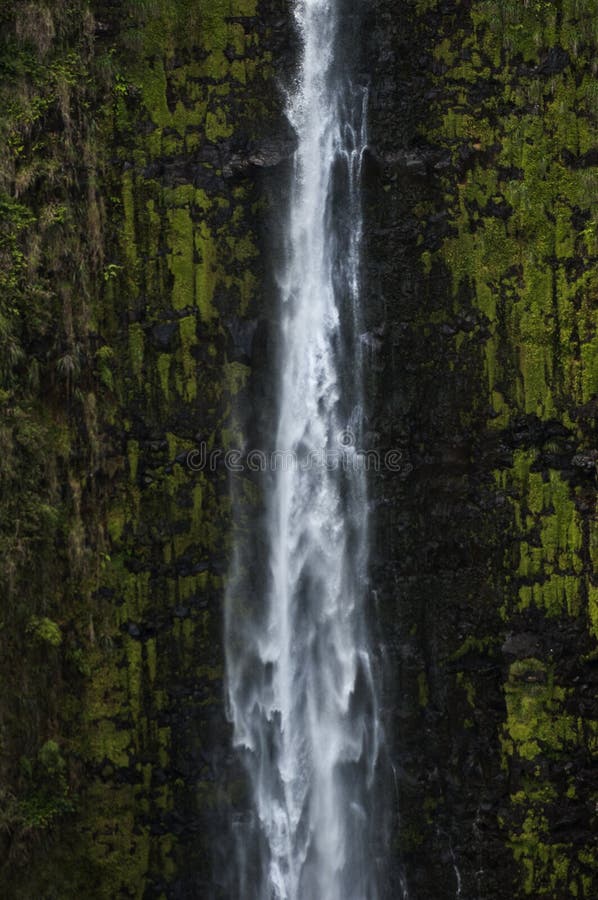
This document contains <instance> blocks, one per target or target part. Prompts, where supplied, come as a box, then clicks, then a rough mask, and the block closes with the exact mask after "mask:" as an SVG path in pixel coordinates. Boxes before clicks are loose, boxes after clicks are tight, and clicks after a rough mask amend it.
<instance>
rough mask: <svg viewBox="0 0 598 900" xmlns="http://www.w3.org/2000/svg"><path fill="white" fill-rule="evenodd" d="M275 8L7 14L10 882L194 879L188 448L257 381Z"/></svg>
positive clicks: (2, 333)
mask: <svg viewBox="0 0 598 900" xmlns="http://www.w3.org/2000/svg"><path fill="white" fill-rule="evenodd" d="M279 7H280V8H279ZM283 7H284V4H277V3H261V4H259V3H258V2H257V0H202V2H200V3H191V2H187V0H148V2H134V0H131V2H124V3H117V4H113V3H109V2H97V3H91V4H89V3H86V2H80V0H73V2H65V0H53V2H52V0H48V2H39V3H38V2H17V3H8V4H3V5H2V11H1V13H0V16H1V27H0V34H1V38H0V71H1V75H2V87H1V89H0V92H1V93H0V96H1V98H2V121H1V128H2V141H1V147H2V150H1V157H0V212H1V222H0V254H1V261H2V274H1V275H0V278H1V283H0V289H1V290H0V341H1V363H2V384H1V392H0V402H1V404H2V425H1V431H0V435H1V437H0V440H1V444H2V457H3V464H2V484H1V499H2V512H1V526H0V554H1V560H0V570H1V573H2V582H1V590H2V615H1V617H0V618H1V620H2V621H1V626H0V627H1V628H2V632H1V636H2V647H3V649H2V657H1V659H0V674H1V688H0V690H1V696H2V700H1V702H0V721H1V727H2V731H1V745H0V753H1V756H0V783H1V784H2V789H1V790H2V797H1V800H0V806H1V808H2V813H1V816H2V820H1V821H2V827H1V828H0V849H1V851H2V853H1V856H2V861H1V868H0V884H1V885H2V888H1V890H0V893H2V896H3V897H14V898H19V900H21V898H22V900H25V898H27V900H29V898H31V900H33V898H36V900H38V898H44V900H49V898H60V900H64V898H66V897H79V896H85V897H97V898H113V897H117V896H130V897H141V896H144V897H165V896H177V897H182V896H193V897H197V896H204V895H205V894H206V893H207V892H208V889H209V888H208V885H209V884H210V883H211V865H210V857H211V846H210V844H211V838H212V835H211V834H210V830H209V828H208V823H209V821H210V818H211V817H213V816H214V815H215V814H216V804H217V799H218V798H217V794H218V791H219V790H221V789H220V788H219V787H218V786H217V784H216V783H215V781H216V776H215V765H216V762H215V761H217V760H218V757H219V755H223V754H226V753H228V752H229V751H228V736H227V734H226V730H225V724H224V715H223V710H222V688H221V680H222V653H221V649H220V606H221V603H220V601H221V594H222V579H223V572H224V569H225V566H226V562H225V560H226V552H227V548H226V541H227V535H228V521H229V516H230V502H229V498H228V484H227V477H226V473H225V472H224V471H223V470H221V469H216V470H214V471H206V472H197V471H192V470H190V468H189V467H188V466H187V464H186V459H187V453H188V451H189V450H191V449H193V448H196V447H197V445H198V444H199V443H200V442H202V441H205V442H206V444H207V445H208V446H209V447H221V448H224V449H226V447H227V446H228V443H229V442H230V440H231V435H230V432H229V428H230V423H229V419H230V408H231V402H232V398H233V397H234V396H235V395H236V394H237V393H238V392H239V390H240V389H241V388H242V387H243V385H244V384H245V382H246V380H247V378H248V373H249V367H248V362H249V354H250V350H251V336H252V333H253V330H254V320H255V316H256V315H257V313H258V312H259V310H260V307H261V302H262V300H261V292H260V284H261V262H260V254H259V250H258V243H257V234H258V231H259V229H260V227H261V225H260V223H261V221H262V209H263V206H264V201H263V192H262V191H261V189H260V188H259V185H258V182H259V177H258V175H259V173H260V171H262V169H263V167H264V166H265V165H267V164H268V159H267V158H266V156H267V154H266V156H265V155H264V153H263V152H262V151H261V150H260V147H261V146H262V142H263V138H264V137H267V136H268V133H269V132H268V128H270V131H271V130H272V129H271V127H270V123H271V121H272V119H273V117H274V116H275V115H276V114H277V104H278V103H279V101H278V98H277V93H276V91H275V90H274V89H273V86H272V82H273V79H272V72H273V69H272V48H273V44H274V37H273V33H272V28H271V23H273V24H276V23H277V22H278V21H279V18H280V10H281V9H282V8H283ZM258 13H259V15H258ZM279 55H280V54H279ZM270 157H272V153H270ZM274 161H276V154H274Z"/></svg>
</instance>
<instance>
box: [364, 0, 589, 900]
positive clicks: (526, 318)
mask: <svg viewBox="0 0 598 900" xmlns="http://www.w3.org/2000/svg"><path fill="white" fill-rule="evenodd" d="M596 12H597V9H596V4H595V3H594V2H573V0H571V2H568V0H563V2H558V3H548V2H529V3H519V2H517V3H515V2H508V0H503V2H479V0H473V2H442V0H439V2H436V0H429V2H427V0H417V2H384V0H382V2H377V3H375V4H373V5H372V7H371V9H370V21H369V24H368V27H367V29H366V30H367V32H368V33H369V35H370V38H369V50H368V58H369V59H370V60H371V61H372V63H373V65H374V68H373V70H372V97H371V120H372V124H371V132H372V133H371V152H370V158H369V161H368V198H367V210H368V223H369V224H368V228H367V242H368V249H367V272H366V284H367V290H368V295H369V299H368V302H367V303H366V307H367V310H368V314H369V316H370V321H369V333H368V336H367V341H368V346H369V347H370V351H371V372H370V395H371V397H372V422H371V430H372V432H373V434H374V435H377V439H378V441H379V443H380V445H381V446H382V447H384V448H389V447H393V446H394V447H398V448H399V449H400V450H401V452H402V453H403V459H404V466H403V469H402V472H400V473H398V474H395V475H392V474H390V473H388V472H387V473H381V474H380V476H375V477H373V478H372V486H373V487H372V489H373V492H374V495H375V497H376V499H377V501H378V513H377V522H378V531H377V535H376V540H375V547H376V548H378V549H377V550H376V565H375V570H374V573H373V583H374V585H375V586H377V587H378V589H379V596H378V604H379V608H380V610H381V613H380V617H381V632H382V638H383V640H384V641H385V643H386V655H387V657H388V659H389V670H390V675H389V677H388V679H387V681H388V690H387V697H386V707H387V709H388V718H389V720H390V719H391V718H392V719H393V720H394V726H393V736H392V741H393V746H394V748H395V751H396V754H395V760H396V781H397V793H398V798H397V799H398V802H397V808H398V815H397V827H396V829H395V830H394V848H395V853H396V857H397V858H398V859H399V860H400V861H401V863H400V866H399V868H398V870H397V876H396V877H397V880H398V879H399V876H402V877H403V878H404V880H405V881H406V883H407V885H408V887H409V897H410V898H411V900H413V898H435V900H438V898H441V897H447V898H448V897H456V896H461V897H467V898H474V897H484V898H490V897H492V898H499V897H500V898H502V897H504V898H507V897H514V896H515V897H524V896H533V897H552V898H562V897H569V896H571V897H590V896H592V892H593V891H594V890H595V878H596V856H595V849H594V845H593V840H594V838H593V835H595V829H596V799H597V797H596V785H595V783H594V782H593V780H592V766H595V760H596V752H597V750H598V742H597V724H598V723H597V710H596V702H595V697H596V681H597V676H598V673H597V669H596V663H597V656H596V637H597V634H598V620H597V607H596V581H595V575H594V572H595V568H596V559H597V552H598V544H597V537H596V535H597V532H596V517H595V498H596V460H597V453H596V448H597V444H596V409H597V407H596V388H597V385H598V354H597V350H598V345H597V335H596V311H595V299H596V290H597V278H598V275H597V269H596V253H597V250H598V244H597V236H598V235H597V230H596V228H597V220H596V213H597V209H598V205H597V200H598V193H597V191H598V173H597V171H596V163H597V162H598V158H597V157H596V151H595V147H596V138H597V130H596V129H597V121H596V73H595V68H594V65H595V64H594V60H595V57H596V40H597V37H598V35H597V32H596V21H597V19H596ZM411 469H412V471H411ZM592 885H593V886H592ZM397 890H398V889H397V888H395V891H397ZM395 895H396V894H395Z"/></svg>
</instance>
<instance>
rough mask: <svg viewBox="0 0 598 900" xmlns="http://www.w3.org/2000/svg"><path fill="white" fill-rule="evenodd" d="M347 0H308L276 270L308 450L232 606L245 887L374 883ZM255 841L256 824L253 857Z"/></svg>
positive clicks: (287, 381)
mask: <svg viewBox="0 0 598 900" xmlns="http://www.w3.org/2000/svg"><path fill="white" fill-rule="evenodd" d="M336 7H337V3H336V0H297V4H296V10H295V15H296V21H297V27H298V30H299V34H300V37H301V41H302V47H303V52H302V56H301V60H300V68H299V72H298V78H297V83H296V87H295V90H294V91H293V92H292V93H291V94H290V96H289V98H288V103H287V114H288V117H289V120H290V122H291V124H292V126H293V128H294V129H295V131H296V134H297V141H298V145H297V150H296V154H295V159H294V171H293V177H292V184H291V186H290V190H289V208H288V218H287V222H286V226H285V227H286V234H285V237H286V260H285V267H284V271H283V273H282V274H281V275H280V277H279V314H280V356H279V364H278V370H277V371H276V372H275V373H274V376H273V377H275V378H276V380H277V383H278V385H279V398H278V401H279V402H278V414H277V416H278V418H277V422H276V423H275V426H274V427H275V434H276V440H275V444H276V448H277V449H278V450H280V451H283V452H285V453H286V452H289V451H291V452H292V453H293V454H295V459H296V460H297V464H294V465H293V464H291V465H288V464H287V465H286V466H279V468H278V470H277V471H275V472H273V473H272V474H271V476H270V477H271V480H270V481H269V483H268V488H267V497H266V504H267V511H266V525H265V537H266V544H267V557H268V565H269V572H268V577H267V579H266V580H265V581H266V583H265V587H264V590H263V596H262V597H260V598H259V599H258V600H256V598H255V597H253V596H252V597H247V598H246V600H245V601H243V602H241V603H240V604H239V603H237V605H236V606H233V605H232V604H231V603H230V602H229V608H228V614H227V635H226V642H227V647H226V649H227V686H228V702H229V713H230V717H231V719H232V722H233V725H234V742H235V745H236V746H237V747H238V748H240V750H241V752H242V754H243V757H244V760H245V762H246V764H247V769H248V773H249V781H250V789H251V794H252V806H253V811H254V819H255V831H256V832H257V834H258V838H257V840H256V841H255V847H256V848H257V849H255V850H254V852H255V853H256V854H257V855H258V856H259V860H258V862H257V864H255V863H254V864H253V868H252V865H251V864H250V863H248V862H247V860H246V859H245V861H244V863H241V865H242V866H244V869H243V871H242V872H241V873H240V875H239V879H240V886H239V888H238V893H240V894H241V895H242V896H244V897H248V898H261V900H273V898H276V900H366V898H368V900H369V898H373V897H375V896H376V895H377V893H376V888H375V877H374V873H373V871H372V868H373V866H372V864H371V846H370V835H371V831H372V819H373V817H374V815H375V812H374V810H373V808H372V804H373V801H372V790H373V788H372V786H373V776H374V768H375V765H376V759H377V753H378V714H377V708H376V698H375V691H374V687H373V679H372V672H371V664H370V654H369V650H368V644H367V629H366V627H365V623H364V603H365V595H366V570H367V497H366V485H365V473H364V472H363V471H362V470H360V469H359V467H358V466H353V464H352V463H353V461H354V452H355V450H356V449H358V445H359V440H360V434H361V402H360V401H361V360H360V350H359V341H358V339H357V333H358V328H359V321H360V315H359V300H360V297H359V250H360V241H361V211H360V200H359V175H360V166H361V157H362V152H363V149H364V146H365V141H366V135H365V93H364V91H363V90H362V89H355V88H354V87H353V86H352V85H351V83H350V82H349V80H348V78H347V75H346V73H344V72H343V66H342V65H340V64H339V60H338V56H337V29H340V27H341V26H342V23H340V24H339V23H338V22H337V19H336V12H337V8H336ZM356 445H357V446H356ZM322 451H328V452H331V453H333V454H336V455H337V456H338V454H339V452H340V451H343V454H344V455H343V457H342V460H343V461H344V462H345V465H341V466H339V467H337V468H336V469H335V468H332V467H330V466H325V465H322V457H321V455H322ZM310 454H311V455H312V456H311V457H310ZM310 458H311V460H312V462H311V464H310V462H309V461H310ZM246 580H248V579H246ZM243 841H245V846H243ZM247 845H248V841H247V836H246V835H245V838H243V837H241V838H240V846H238V848H237V849H238V851H239V856H240V857H242V856H243V855H245V856H246V855H247V853H249V852H250V851H249V850H248V849H247ZM244 850H245V851H246V853H245V854H244V853H243V851H244ZM248 871H253V875H251V876H249V875H248V874H243V872H245V873H246V872H248ZM256 873H257V874H256ZM250 878H251V879H252V881H251V883H248V880H249V879H250Z"/></svg>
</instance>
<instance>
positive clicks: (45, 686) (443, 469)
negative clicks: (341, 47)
mask: <svg viewBox="0 0 598 900" xmlns="http://www.w3.org/2000/svg"><path fill="white" fill-rule="evenodd" d="M346 5H347V7H350V8H354V9H358V8H359V6H358V4H356V3H355V4H352V3H351V2H350V0H347V4H346ZM289 23H290V10H289V4H288V2H287V0H259V2H258V0H198V2H196V3H192V2H189V0H147V2H133V0H130V2H129V0H127V2H121V3H111V2H107V0H106V2H99V0H98V2H95V3H91V4H89V3H85V2H82V0H72V2H66V0H53V2H50V0H47V2H44V3H41V2H25V0H20V2H17V3H11V4H4V5H3V6H2V7H1V8H0V35H1V36H0V74H1V76H2V77H1V80H0V83H1V86H0V96H1V99H2V107H3V113H2V118H1V122H0V128H1V129H2V135H1V137H2V141H1V144H0V214H1V215H0V263H1V265H0V367H1V377H2V382H1V384H0V405H1V410H2V415H1V422H0V445H1V448H2V480H1V483H0V500H1V510H0V578H1V581H0V590H1V615H0V620H1V631H0V640H1V642H2V654H1V657H0V678H1V682H0V685H1V687H0V692H1V700H0V728H1V732H0V785H1V787H0V791H1V795H0V808H1V810H2V811H1V813H0V817H1V818H0V822H1V826H2V827H1V828H0V851H1V858H2V868H0V885H1V886H2V894H3V896H8V897H15V898H19V900H21V898H36V900H37V898H44V900H46V898H47V900H50V898H60V900H64V898H67V897H78V896H86V897H94V898H96V897H97V898H113V897H118V896H133V897H169V898H170V897H172V898H174V897H197V896H210V895H212V894H217V893H218V888H217V887H215V886H214V885H215V884H216V883H217V881H218V879H217V878H216V877H215V875H214V874H213V872H212V856H213V851H212V844H213V843H215V842H218V841H219V840H220V835H221V834H222V829H223V827H224V826H223V822H224V821H225V820H226V818H227V817H228V818H230V816H229V814H228V812H227V810H229V809H230V805H231V804H233V806H234V807H235V808H242V806H243V784H242V781H241V780H240V779H239V777H238V776H237V774H236V773H235V771H234V769H233V768H231V766H230V764H229V756H230V750H229V746H230V740H229V734H228V729H227V726H226V723H225V717H224V713H223V704H222V649H221V604H222V589H223V575H224V573H225V571H226V565H227V557H228V541H229V533H230V519H231V507H230V499H229V485H228V478H227V474H226V472H225V471H224V470H223V468H222V466H221V465H218V464H216V465H214V466H213V467H212V468H209V467H208V468H207V469H203V470H201V471H199V470H198V467H197V465H196V466H195V469H196V470H195V471H193V466H190V465H189V463H188V453H189V451H192V450H197V449H199V448H201V446H202V445H203V444H204V443H205V446H206V448H208V449H213V450H226V449H227V448H228V447H231V446H238V444H239V439H240V438H239V435H238V434H237V433H236V429H235V426H234V425H232V424H231V410H232V409H233V406H235V407H236V409H237V410H238V411H240V412H241V413H243V408H244V407H247V406H248V405H249V404H250V402H251V401H250V395H251V396H253V398H254V400H253V403H254V404H256V406H254V408H253V415H254V416H255V417H256V418H259V416H260V412H261V411H260V408H259V405H260V398H262V397H263V396H264V392H265V388H264V386H263V370H264V367H265V366H264V360H265V359H267V354H268V343H267V333H268V324H267V317H268V294H269V287H268V285H269V281H268V272H267V269H266V259H270V255H271V253H272V248H273V247H274V246H275V244H276V236H275V235H272V234H270V233H269V232H268V225H269V223H271V222H272V221H274V220H273V218H272V215H271V209H269V206H270V207H271V206H272V204H274V205H276V204H279V203H280V202H281V200H282V197H281V190H282V185H283V183H284V182H283V179H282V177H281V174H280V173H281V167H280V166H278V164H279V163H280V162H281V160H283V159H284V157H285V155H286V154H288V147H287V144H286V143H285V139H286V131H285V126H284V124H283V122H282V119H281V115H280V105H281V99H280V95H279V92H278V90H277V86H276V78H275V76H276V74H277V72H278V73H279V72H285V71H287V72H288V69H289V65H288V63H289V60H292V58H293V47H292V46H291V44H290V43H289ZM361 34H362V36H363V49H362V61H361V65H362V68H363V70H364V75H365V77H367V78H368V79H369V80H370V83H371V97H370V119H371V122H370V135H371V150H370V152H369V153H368V158H367V160H366V166H365V182H366V184H365V188H366V200H365V206H366V217H367V228H366V233H367V240H366V262H365V273H364V274H365V286H366V304H365V305H366V316H367V318H368V326H367V327H368V334H367V335H366V336H365V337H364V340H365V341H366V343H367V346H368V348H369V350H368V352H369V360H370V362H369V373H368V395H369V397H370V410H369V416H370V432H371V434H372V436H373V437H372V440H377V442H378V444H379V446H380V447H382V448H384V449H390V448H393V447H394V448H397V449H399V450H400V451H401V453H402V454H403V461H404V465H403V468H402V471H401V472H399V473H395V474H392V473H389V472H381V473H380V474H379V475H377V474H373V476H372V486H371V489H372V495H373V498H374V501H375V503H376V510H377V512H376V521H377V529H378V531H377V535H376V540H375V542H374V544H375V548H376V549H375V551H374V565H373V573H372V582H373V585H374V586H375V587H376V601H377V603H376V610H377V613H376V615H377V617H378V619H379V626H378V630H379V636H380V638H381V641H382V644H383V646H384V655H385V659H386V660H387V663H388V664H387V677H386V694H385V698H384V701H385V709H386V711H387V717H388V721H389V732H390V738H389V739H390V745H391V754H390V755H391V757H392V758H393V761H394V763H395V774H396V784H397V808H398V814H397V816H396V821H395V823H394V828H393V839H392V853H391V855H392V863H391V867H392V869H393V886H391V889H390V890H391V893H390V896H396V895H397V894H398V887H397V886H398V884H399V881H400V880H401V878H404V879H405V880H406V882H407V884H408V885H409V890H410V897H411V898H434V900H436V898H441V897H444V896H447V897H449V896H450V897H453V896H456V895H457V890H458V888H460V891H461V893H460V896H462V897H478V896H481V897H487V898H502V897H505V898H507V897H512V896H517V897H519V896H521V897H523V896H526V895H530V896H546V897H554V898H559V897H563V896H577V897H580V898H582V897H590V896H591V893H592V879H595V878H596V875H595V865H596V861H595V854H594V851H593V848H592V840H591V835H592V829H595V826H596V822H595V810H596V802H597V800H598V798H597V797H596V788H595V785H594V784H593V783H592V781H591V766H592V760H593V759H595V754H596V750H597V742H598V734H597V724H596V706H595V689H596V679H597V676H596V653H595V647H596V644H595V638H596V633H597V631H598V607H597V606H596V603H597V588H596V584H595V582H594V583H593V582H592V572H593V569H594V568H595V564H596V560H597V556H598V549H597V540H596V519H595V485H596V481H595V478H596V474H595V472H596V452H595V451H596V446H597V445H596V432H595V420H596V402H595V392H596V387H597V381H598V368H597V364H596V349H597V340H598V338H597V337H596V330H595V312H593V310H592V302H593V298H594V297H595V295H596V290H597V288H598V285H597V283H596V282H597V280H598V276H597V274H596V273H597V268H596V255H597V251H598V230H597V227H598V226H597V222H596V210H597V207H598V180H597V176H596V169H595V164H596V162H597V161H598V160H597V158H596V156H595V147H596V137H597V135H596V130H597V126H596V112H595V108H596V75H595V72H594V71H593V68H592V65H593V59H594V57H595V55H596V43H597V35H596V5H595V2H594V0H561V2H559V3H544V2H531V0H530V2H529V3H527V4H524V3H519V2H518V3H515V2H513V3H511V2H506V0H503V2H498V3H492V2H489V0H486V2H482V0H475V2H461V3H457V2H445V3H442V2H435V0H414V2H403V0H375V2H372V3H370V4H368V7H367V12H366V21H365V22H364V24H363V28H362V30H361ZM258 430H259V429H258ZM197 459H198V457H195V460H197ZM246 496H247V502H248V503H253V502H254V500H253V493H252V490H251V486H250V485H248V487H247V493H246ZM220 865H225V863H221V864H220ZM594 884H595V881H594ZM393 891H394V893H393Z"/></svg>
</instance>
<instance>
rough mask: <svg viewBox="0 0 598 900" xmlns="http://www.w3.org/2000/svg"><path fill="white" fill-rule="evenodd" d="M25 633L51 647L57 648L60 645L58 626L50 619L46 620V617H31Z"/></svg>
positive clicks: (60, 634) (60, 636)
mask: <svg viewBox="0 0 598 900" xmlns="http://www.w3.org/2000/svg"><path fill="white" fill-rule="evenodd" d="M27 633H28V634H30V635H32V636H33V637H34V638H35V639H36V640H38V641H40V642H42V643H44V644H49V645H50V646H51V647H59V646H60V645H61V643H62V632H61V630H60V626H59V625H58V624H57V623H56V622H54V621H53V620H52V619H48V618H47V616H44V617H43V618H39V617H38V616H31V618H30V619H29V622H28V623H27Z"/></svg>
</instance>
